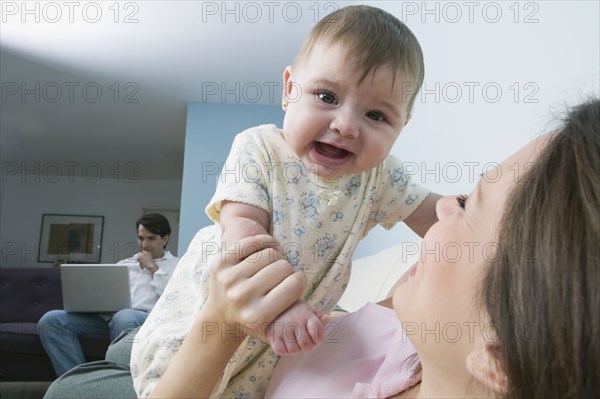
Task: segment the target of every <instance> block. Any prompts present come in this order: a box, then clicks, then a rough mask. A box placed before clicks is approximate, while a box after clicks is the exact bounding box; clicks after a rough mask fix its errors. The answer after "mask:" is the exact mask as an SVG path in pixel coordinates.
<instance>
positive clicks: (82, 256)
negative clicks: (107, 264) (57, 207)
mask: <svg viewBox="0 0 600 399" xmlns="http://www.w3.org/2000/svg"><path fill="white" fill-rule="evenodd" d="M103 227H104V216H87V215H56V214H48V213H45V214H43V215H42V228H41V230H40V246H39V250H38V262H49V263H100V256H101V252H102V251H101V249H102V229H103Z"/></svg>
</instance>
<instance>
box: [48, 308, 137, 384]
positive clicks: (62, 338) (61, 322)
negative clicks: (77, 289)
mask: <svg viewBox="0 0 600 399" xmlns="http://www.w3.org/2000/svg"><path fill="white" fill-rule="evenodd" d="M146 317H148V313H147V312H144V311H141V310H135V309H123V310H120V311H118V312H117V313H115V314H114V315H113V316H112V318H111V319H110V321H106V318H103V317H101V316H100V315H98V314H95V313H69V312H65V311H64V310H52V311H50V312H48V313H46V314H45V315H44V316H42V318H41V319H40V321H39V322H38V334H39V336H40V340H41V342H42V346H43V347H44V349H45V350H46V353H47V354H48V356H49V357H50V360H51V361H52V366H53V367H54V371H56V375H57V376H61V375H62V374H64V373H65V372H67V371H69V370H70V369H72V368H73V367H75V366H77V365H78V364H82V363H85V362H86V359H85V356H84V355H83V349H82V348H81V344H80V343H79V337H81V336H87V335H91V336H97V337H100V336H106V337H110V340H111V342H112V341H113V340H114V339H115V338H116V337H118V336H119V335H120V334H121V332H123V331H125V330H128V329H132V328H135V327H138V326H141V325H142V324H143V323H144V321H145V320H146Z"/></svg>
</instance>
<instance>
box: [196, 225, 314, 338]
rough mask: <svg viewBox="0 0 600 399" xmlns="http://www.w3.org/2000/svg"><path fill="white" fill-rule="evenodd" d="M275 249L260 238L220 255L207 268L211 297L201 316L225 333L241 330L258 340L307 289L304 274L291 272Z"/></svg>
mask: <svg viewBox="0 0 600 399" xmlns="http://www.w3.org/2000/svg"><path fill="white" fill-rule="evenodd" d="M277 245H278V244H277V242H276V241H275V240H274V239H273V237H271V236H269V235H259V236H253V237H247V238H244V239H242V240H240V241H239V242H237V243H235V244H233V245H231V246H230V247H229V248H227V250H226V251H223V252H222V253H221V255H220V257H219V258H218V259H215V261H214V262H213V263H212V264H211V265H210V279H211V280H210V291H209V292H210V293H209V297H208V299H207V301H206V304H205V305H204V308H203V313H206V315H207V316H208V315H213V316H210V317H214V318H215V319H217V320H218V322H220V323H223V324H224V326H225V327H227V328H228V329H229V328H231V329H233V328H238V327H241V331H242V332H243V333H248V335H251V336H254V337H258V338H260V337H259V336H258V335H260V334H261V333H262V334H264V330H265V328H266V326H267V325H268V324H269V323H270V322H272V321H273V320H275V318H276V317H277V316H279V314H281V313H282V312H283V311H284V310H286V309H287V308H288V307H290V306H291V305H292V304H293V303H294V302H296V300H297V299H298V298H300V296H301V295H302V292H303V291H304V289H305V287H306V277H305V276H304V274H303V273H301V272H296V273H295V272H294V270H293V269H292V266H291V265H290V264H289V263H288V262H287V261H286V260H285V259H283V256H282V255H281V253H280V252H279V251H277V250H276V249H275V248H277ZM217 320H215V321H217ZM263 338H264V337H263Z"/></svg>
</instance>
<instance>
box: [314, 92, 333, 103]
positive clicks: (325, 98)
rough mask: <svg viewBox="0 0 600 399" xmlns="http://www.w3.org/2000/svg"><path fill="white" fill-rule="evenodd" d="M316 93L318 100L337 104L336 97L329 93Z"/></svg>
mask: <svg viewBox="0 0 600 399" xmlns="http://www.w3.org/2000/svg"><path fill="white" fill-rule="evenodd" d="M318 95H319V100H321V101H323V102H324V103H327V104H334V105H335V104H337V99H336V98H335V96H334V95H333V94H331V93H327V92H321V93H319V94H318Z"/></svg>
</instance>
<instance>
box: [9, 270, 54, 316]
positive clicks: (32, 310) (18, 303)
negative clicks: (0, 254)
mask: <svg viewBox="0 0 600 399" xmlns="http://www.w3.org/2000/svg"><path fill="white" fill-rule="evenodd" d="M62 306H63V300H62V285H61V282H60V270H59V269H58V268H51V267H44V268H37V267H3V268H0V322H2V323H12V322H32V323H37V322H38V320H39V319H40V318H41V317H42V316H43V315H44V314H45V313H46V312H48V311H49V310H53V309H62Z"/></svg>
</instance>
